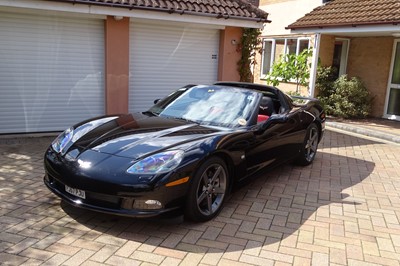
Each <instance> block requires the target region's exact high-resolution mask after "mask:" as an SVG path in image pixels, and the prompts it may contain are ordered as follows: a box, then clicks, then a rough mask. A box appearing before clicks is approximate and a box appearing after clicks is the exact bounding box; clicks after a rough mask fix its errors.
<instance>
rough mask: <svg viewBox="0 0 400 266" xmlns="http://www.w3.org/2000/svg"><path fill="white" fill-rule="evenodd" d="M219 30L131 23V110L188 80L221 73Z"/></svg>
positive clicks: (195, 81)
mask: <svg viewBox="0 0 400 266" xmlns="http://www.w3.org/2000/svg"><path fill="white" fill-rule="evenodd" d="M218 44H219V30H216V29H205V28H199V27H191V26H187V25H181V26H179V25H154V24H144V23H138V22H133V23H131V27H130V65H129V67H130V82H129V111H131V112H136V111H144V110H146V109H148V108H149V107H150V106H152V105H153V101H154V100H155V99H159V98H162V97H164V96H166V95H168V94H169V93H170V92H172V91H173V90H175V89H178V88H180V87H182V86H184V85H187V84H212V83H213V82H215V81H216V80H217V77H218Z"/></svg>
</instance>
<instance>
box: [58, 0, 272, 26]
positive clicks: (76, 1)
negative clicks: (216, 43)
mask: <svg viewBox="0 0 400 266" xmlns="http://www.w3.org/2000/svg"><path fill="white" fill-rule="evenodd" d="M53 2H62V3H71V4H73V5H75V4H84V5H89V6H90V5H97V6H103V7H119V8H126V9H129V10H133V9H138V10H144V11H157V12H163V13H168V14H179V15H193V16H200V17H211V18H217V19H220V18H224V19H229V18H231V19H238V20H247V21H255V22H263V23H271V20H268V19H263V18H248V17H236V16H230V15H228V14H226V15H224V14H211V13H199V12H194V11H185V10H180V11H179V10H176V9H173V8H171V9H160V8H156V7H147V6H127V5H124V4H120V3H104V2H95V3H92V2H90V3H89V2H87V1H85V0H73V1H63V0H53Z"/></svg>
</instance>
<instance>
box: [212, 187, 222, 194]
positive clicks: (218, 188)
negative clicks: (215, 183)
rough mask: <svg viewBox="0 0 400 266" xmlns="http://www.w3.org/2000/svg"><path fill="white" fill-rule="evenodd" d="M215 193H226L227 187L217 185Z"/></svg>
mask: <svg viewBox="0 0 400 266" xmlns="http://www.w3.org/2000/svg"><path fill="white" fill-rule="evenodd" d="M213 194H215V195H223V194H225V189H224V188H222V187H216V188H215V190H214V192H213Z"/></svg>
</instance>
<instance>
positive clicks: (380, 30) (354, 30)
mask: <svg viewBox="0 0 400 266" xmlns="http://www.w3.org/2000/svg"><path fill="white" fill-rule="evenodd" d="M399 31H400V25H387V24H386V25H358V26H348V27H335V28H333V27H326V28H324V27H323V28H308V29H292V30H290V32H291V33H297V34H299V33H302V34H314V33H321V34H374V33H376V34H380V35H382V34H384V33H387V34H391V33H394V32H399Z"/></svg>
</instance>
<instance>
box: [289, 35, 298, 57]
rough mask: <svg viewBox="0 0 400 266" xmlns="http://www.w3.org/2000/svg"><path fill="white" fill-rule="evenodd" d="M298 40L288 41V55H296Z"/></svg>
mask: <svg viewBox="0 0 400 266" xmlns="http://www.w3.org/2000/svg"><path fill="white" fill-rule="evenodd" d="M296 50H297V39H287V53H288V54H296Z"/></svg>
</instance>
